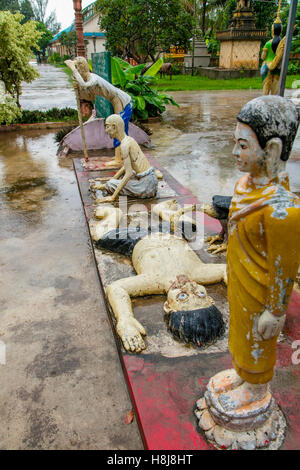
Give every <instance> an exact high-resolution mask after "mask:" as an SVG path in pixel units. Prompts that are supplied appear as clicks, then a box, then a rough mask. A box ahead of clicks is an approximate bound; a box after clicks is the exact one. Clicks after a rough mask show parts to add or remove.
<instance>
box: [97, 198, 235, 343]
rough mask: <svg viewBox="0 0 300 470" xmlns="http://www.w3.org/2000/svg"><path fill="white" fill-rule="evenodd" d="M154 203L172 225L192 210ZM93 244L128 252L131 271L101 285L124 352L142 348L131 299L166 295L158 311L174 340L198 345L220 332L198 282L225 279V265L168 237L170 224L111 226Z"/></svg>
mask: <svg viewBox="0 0 300 470" xmlns="http://www.w3.org/2000/svg"><path fill="white" fill-rule="evenodd" d="M158 206H160V207H159V208H158V211H157V212H156V213H159V215H163V220H169V222H170V219H171V228H172V227H173V229H174V227H176V226H177V224H178V221H179V219H180V216H181V215H182V214H183V213H184V212H186V211H190V210H192V208H191V207H186V208H184V209H180V210H179V211H176V212H175V213H174V212H173V211H170V208H169V207H168V205H166V207H165V208H164V207H162V204H160V205H158ZM162 212H164V214H162ZM168 214H172V215H171V216H170V217H168ZM188 220H189V219H185V222H186V223H188ZM151 230H152V232H151ZM96 246H98V247H101V248H104V249H108V250H111V251H114V252H118V253H122V254H125V255H128V256H130V257H131V259H132V264H133V267H134V269H135V271H136V273H137V276H131V277H128V278H125V279H120V280H118V281H115V282H113V283H112V284H110V285H109V286H108V288H107V296H108V300H109V303H110V305H111V307H112V310H113V312H114V315H115V317H116V320H117V326H116V328H117V332H118V334H119V336H120V338H121V340H122V342H123V345H124V347H125V349H126V350H128V351H131V352H141V351H142V350H143V349H145V348H146V345H145V342H144V339H143V336H145V335H146V331H145V329H144V327H143V326H142V325H141V324H140V322H139V321H138V320H136V319H135V318H134V315H133V310H132V306H131V297H142V296H146V295H153V294H165V293H166V294H167V302H166V303H165V305H164V310H165V312H166V313H167V315H168V316H169V317H168V320H169V328H170V330H171V331H172V333H173V334H174V336H175V337H177V338H178V339H180V340H183V341H185V342H187V343H192V344H194V345H196V346H198V347H200V346H204V345H206V344H211V343H212V342H214V341H216V340H217V339H218V338H219V337H220V336H222V334H223V333H224V322H223V318H222V315H221V313H220V311H219V310H218V309H217V308H216V306H215V305H214V302H213V300H212V299H211V298H210V297H209V296H208V295H207V293H206V290H205V288H204V287H203V285H201V284H214V283H217V282H222V281H225V282H226V281H227V278H226V265H225V264H204V263H202V261H201V260H200V259H199V258H198V256H197V255H196V253H195V252H194V251H193V250H192V248H190V246H189V245H188V243H187V241H186V240H185V239H184V238H182V237H179V236H175V235H170V224H167V227H166V228H165V229H164V228H163V227H162V226H160V227H159V228H158V230H157V231H156V233H153V229H152V228H151V229H148V230H147V229H139V230H135V229H127V228H126V229H117V230H113V231H111V232H109V233H107V234H106V235H105V236H104V237H102V238H101V239H100V240H99V241H98V243H97V244H96Z"/></svg>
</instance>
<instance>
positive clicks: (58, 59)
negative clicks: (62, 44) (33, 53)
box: [48, 52, 72, 75]
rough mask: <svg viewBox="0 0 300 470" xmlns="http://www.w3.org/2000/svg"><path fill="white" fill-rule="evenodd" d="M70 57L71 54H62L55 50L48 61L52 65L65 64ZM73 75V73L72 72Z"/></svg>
mask: <svg viewBox="0 0 300 470" xmlns="http://www.w3.org/2000/svg"><path fill="white" fill-rule="evenodd" d="M68 59H70V56H69V55H64V56H61V55H60V54H59V53H58V52H54V53H53V54H52V55H50V56H49V57H48V63H49V64H51V65H64V62H65V60H68ZM66 68H68V67H66ZM68 70H69V69H68ZM71 75H72V72H71Z"/></svg>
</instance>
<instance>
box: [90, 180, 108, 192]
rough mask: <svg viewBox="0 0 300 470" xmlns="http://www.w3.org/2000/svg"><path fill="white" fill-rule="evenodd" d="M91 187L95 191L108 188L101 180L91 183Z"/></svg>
mask: <svg viewBox="0 0 300 470" xmlns="http://www.w3.org/2000/svg"><path fill="white" fill-rule="evenodd" d="M90 188H91V190H93V191H95V190H101V191H103V190H105V189H106V188H105V184H103V183H100V181H97V182H95V183H91V184H90Z"/></svg>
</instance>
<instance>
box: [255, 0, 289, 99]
mask: <svg viewBox="0 0 300 470" xmlns="http://www.w3.org/2000/svg"><path fill="white" fill-rule="evenodd" d="M280 6H281V1H280V2H279V7H278V13H277V18H276V20H275V21H274V24H273V26H272V39H270V41H268V42H267V43H266V44H265V46H264V48H263V51H262V55H261V58H262V60H264V63H263V65H262V67H261V71H260V73H261V77H262V80H263V94H264V95H269V94H271V95H277V94H278V87H279V79H280V67H281V62H282V58H283V53H284V46H285V37H284V38H283V39H281V37H280V33H281V31H282V24H281V20H280Z"/></svg>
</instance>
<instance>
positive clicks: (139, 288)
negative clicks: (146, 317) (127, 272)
mask: <svg viewBox="0 0 300 470" xmlns="http://www.w3.org/2000/svg"><path fill="white" fill-rule="evenodd" d="M164 292H165V289H164V288H163V287H161V285H160V283H159V282H157V279H156V278H155V275H152V276H150V275H148V274H140V275H138V276H132V277H128V278H125V279H120V280H119V281H115V282H113V283H112V284H110V285H109V286H108V288H107V292H106V293H107V297H108V300H109V303H110V305H111V308H112V310H113V312H114V315H115V317H116V320H117V327H116V329H117V332H118V335H119V336H120V338H121V340H122V342H123V345H124V348H125V349H126V350H127V351H131V352H141V351H142V350H143V349H145V347H146V346H145V343H144V340H143V338H142V335H146V331H145V329H144V327H143V326H142V325H141V324H140V323H139V322H138V321H137V320H136V319H135V318H134V315H133V311H132V305H131V299H130V298H131V297H141V296H143V295H151V294H163V293H164Z"/></svg>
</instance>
